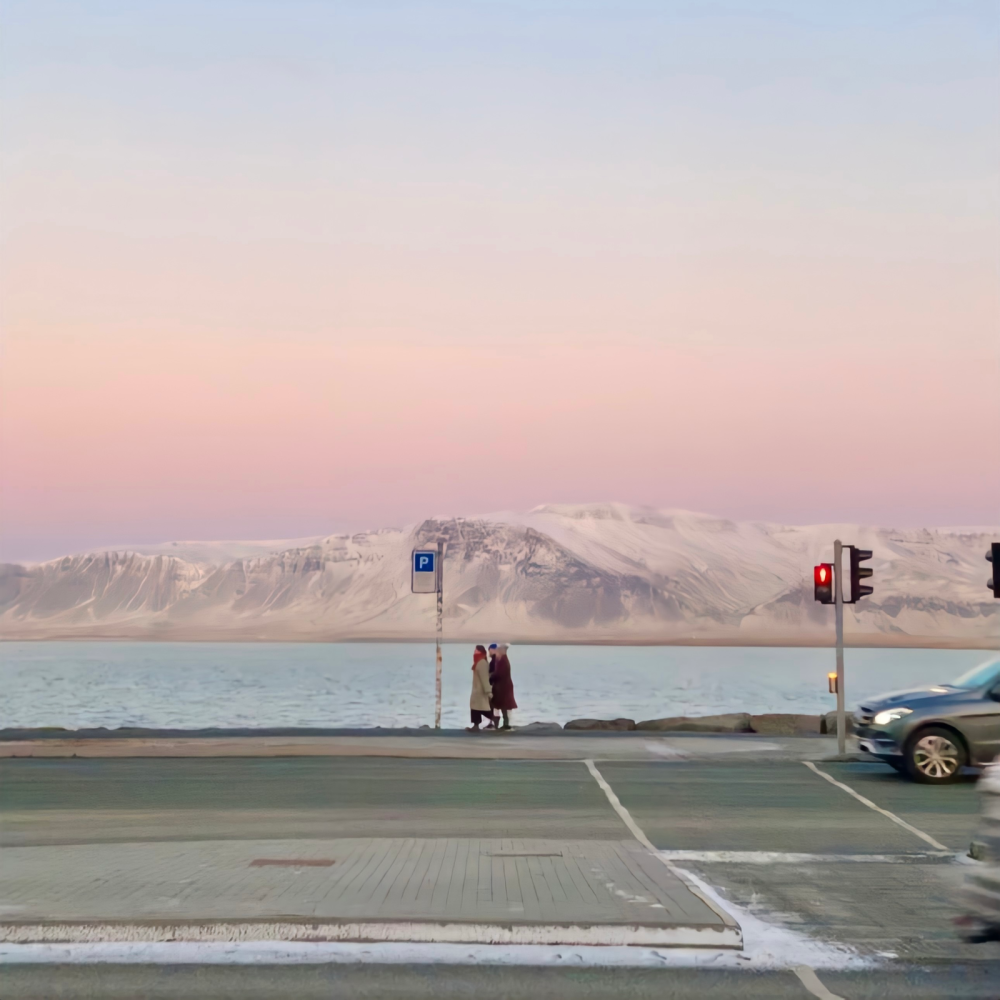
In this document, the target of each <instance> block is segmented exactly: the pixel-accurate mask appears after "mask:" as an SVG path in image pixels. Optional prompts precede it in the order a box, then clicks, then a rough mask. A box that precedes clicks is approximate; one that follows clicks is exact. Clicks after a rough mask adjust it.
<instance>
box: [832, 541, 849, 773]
mask: <svg viewBox="0 0 1000 1000" xmlns="http://www.w3.org/2000/svg"><path fill="white" fill-rule="evenodd" d="M843 551H844V546H843V545H842V544H841V542H840V539H839V538H838V539H837V540H836V541H835V542H834V543H833V564H834V577H833V591H834V596H835V597H836V600H837V753H839V754H844V753H846V752H847V733H846V729H847V719H846V717H845V712H844V578H843V576H842V575H841V563H842V561H843V560H842V555H843Z"/></svg>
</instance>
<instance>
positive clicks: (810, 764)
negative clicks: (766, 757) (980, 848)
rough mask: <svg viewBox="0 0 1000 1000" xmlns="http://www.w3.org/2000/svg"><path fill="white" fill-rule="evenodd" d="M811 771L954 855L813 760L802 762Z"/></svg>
mask: <svg viewBox="0 0 1000 1000" xmlns="http://www.w3.org/2000/svg"><path fill="white" fill-rule="evenodd" d="M802 763H803V764H805V766H806V767H808V768H809V770H810V771H815V772H816V774H818V775H819V776H820V777H821V778H825V779H826V780H827V781H829V782H830V784H831V785H836V786H837V787H838V788H842V789H843V790H844V791H845V792H847V794H848V795H852V796H853V797H854V798H856V799H857V800H858V801H859V802H860V803H862V804H863V805H866V806H868V808H869V809H874V810H875V812H877V813H881V814H882V815H883V816H885V818H886V819H891V820H892V821H893V823H895V824H896V825H897V826H901V827H902V828H903V829H904V830H909V831H910V833H912V834H914V836H917V837H919V838H920V839H921V840H922V841H924V842H925V843H927V844H930V845H931V847H933V848H934V849H935V850H937V851H942V852H944V853H945V854H954V853H955V852H954V851H952V850H950V849H949V848H947V847H945V845H944V844H942V843H941V841H939V840H935V839H934V838H933V837H932V836H931V835H930V834H929V833H924V831H923V830H918V829H917V828H916V827H915V826H913V825H912V824H911V823H907V822H906V820H905V819H900V817H899V816H897V815H896V814H895V813H892V812H889V810H888V809H883V808H882V807H881V806H877V805H875V803H874V802H872V800H871V799H866V798H865V797H864V796H863V795H860V794H859V793H858V792H856V791H855V790H854V789H853V788H851V786H850V785H845V784H844V783H843V782H842V781H837V779H836V778H835V777H833V775H831V774H827V773H826V772H825V771H821V770H820V769H819V768H818V767H817V766H816V765H815V764H814V763H813V762H812V761H811V760H804V761H802Z"/></svg>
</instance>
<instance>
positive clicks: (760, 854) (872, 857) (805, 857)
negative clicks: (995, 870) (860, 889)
mask: <svg viewBox="0 0 1000 1000" xmlns="http://www.w3.org/2000/svg"><path fill="white" fill-rule="evenodd" d="M657 853H658V854H659V856H660V858H661V859H663V860H666V861H693V862H696V863H701V864H706V863H707V864H723V865H725V864H735V865H812V864H831V865H837V864H842V863H844V864H858V863H861V864H866V863H867V864H872V863H874V864H883V865H902V864H906V863H907V862H910V861H928V860H938V859H940V858H954V857H955V855H954V853H953V852H952V851H934V852H931V851H921V852H920V853H919V854H806V853H801V852H798V851H658V852H657Z"/></svg>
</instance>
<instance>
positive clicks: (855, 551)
mask: <svg viewBox="0 0 1000 1000" xmlns="http://www.w3.org/2000/svg"><path fill="white" fill-rule="evenodd" d="M844 548H847V549H850V550H851V599H850V600H849V601H845V602H844V603H845V604H857V603H858V598H861V597H867V596H868V595H869V594H870V593H872V591H873V589H874V588H872V587H868V586H865V584H863V583H862V582H861V581H862V580H867V579H868V578H869V577H870V576H871V575H872V568H871V566H862V565H861V564H862V563H863V562H867V561H868V560H869V559H871V557H872V550H871V549H859V548H858V547H857V546H856V545H845V546H844Z"/></svg>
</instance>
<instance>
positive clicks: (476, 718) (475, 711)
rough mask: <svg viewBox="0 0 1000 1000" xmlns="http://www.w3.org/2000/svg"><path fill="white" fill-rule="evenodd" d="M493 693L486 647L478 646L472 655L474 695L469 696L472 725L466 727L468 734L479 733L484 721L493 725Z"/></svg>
mask: <svg viewBox="0 0 1000 1000" xmlns="http://www.w3.org/2000/svg"><path fill="white" fill-rule="evenodd" d="M492 693H493V692H492V688H491V686H490V664H489V661H488V660H487V659H486V647H485V646H476V648H475V651H474V652H473V654H472V694H471V695H470V696H469V708H470V710H471V712H472V725H471V726H468V727H466V732H469V733H478V732H479V723H480V722H482V721H483V720H484V719H485V720H486V722H487V723H488V724H489V725H493V711H492V709H491V708H490V697H491V695H492Z"/></svg>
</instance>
